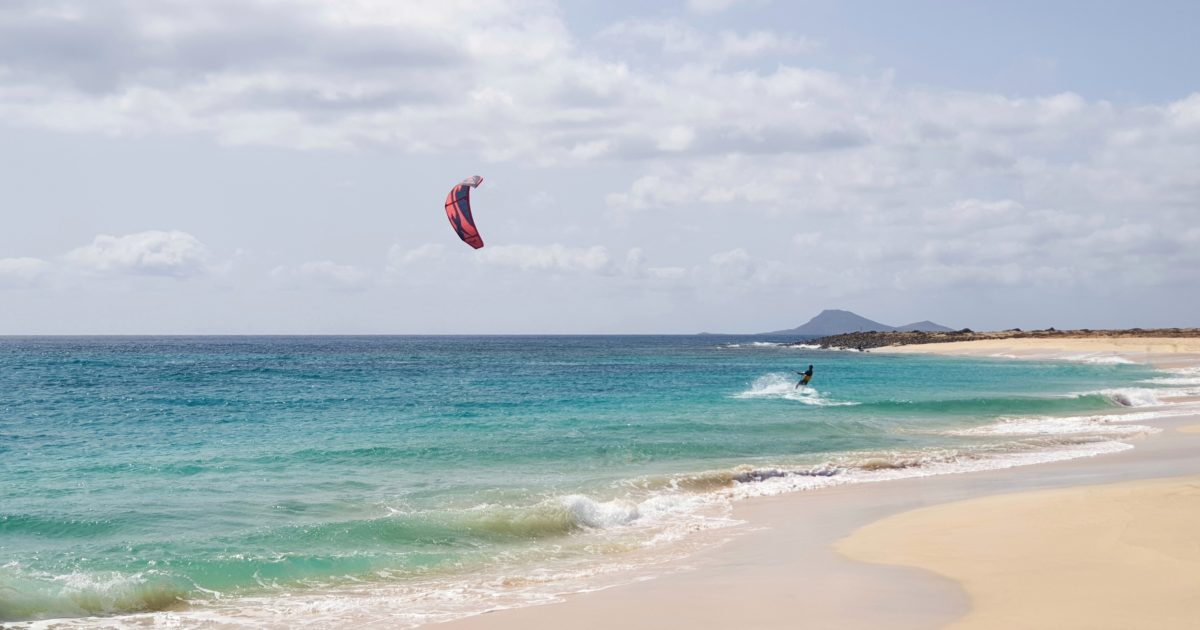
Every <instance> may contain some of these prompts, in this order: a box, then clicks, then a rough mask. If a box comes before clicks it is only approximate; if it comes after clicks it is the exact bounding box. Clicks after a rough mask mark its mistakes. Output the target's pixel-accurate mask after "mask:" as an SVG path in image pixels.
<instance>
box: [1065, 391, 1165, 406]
mask: <svg viewBox="0 0 1200 630" xmlns="http://www.w3.org/2000/svg"><path fill="white" fill-rule="evenodd" d="M1164 391H1166V390H1161V389H1151V388H1148V387H1117V388H1112V389H1101V390H1099V391H1094V392H1085V393H1082V394H1077V396H1093V395H1099V396H1103V397H1105V398H1107V399H1108V400H1110V401H1112V402H1113V403H1115V404H1118V405H1120V406H1122V407H1157V406H1160V405H1162V404H1164V403H1163V402H1162V400H1160V399H1159V395H1160V394H1162V393H1163V392H1164Z"/></svg>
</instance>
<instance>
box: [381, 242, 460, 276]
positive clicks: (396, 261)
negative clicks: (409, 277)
mask: <svg viewBox="0 0 1200 630" xmlns="http://www.w3.org/2000/svg"><path fill="white" fill-rule="evenodd" d="M445 253H446V246H445V245H442V244H441V243H425V244H424V245H421V246H419V247H416V248H414V249H406V248H404V247H401V246H400V245H392V246H391V247H390V248H389V249H388V253H387V269H388V271H390V272H393V273H400V272H402V271H403V269H404V268H405V267H407V266H409V265H412V264H415V263H419V262H422V261H436V260H439V259H441V258H442V257H443V256H444V255H445Z"/></svg>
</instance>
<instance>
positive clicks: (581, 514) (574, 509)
mask: <svg viewBox="0 0 1200 630" xmlns="http://www.w3.org/2000/svg"><path fill="white" fill-rule="evenodd" d="M560 501H561V503H562V505H563V507H565V508H566V509H567V511H568V512H570V514H571V517H572V518H573V519H574V520H575V522H576V523H578V524H580V525H582V526H584V527H591V528H598V529H603V528H607V527H616V526H619V525H625V524H627V523H632V522H633V521H635V520H637V519H638V517H639V516H640V515H641V511H640V510H639V509H638V504H636V503H633V502H630V501H622V500H613V501H596V500H594V499H590V498H588V497H585V496H583V495H581V494H572V495H569V496H566V497H562V498H561V499H560Z"/></svg>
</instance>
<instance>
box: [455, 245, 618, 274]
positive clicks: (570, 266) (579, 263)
mask: <svg viewBox="0 0 1200 630" xmlns="http://www.w3.org/2000/svg"><path fill="white" fill-rule="evenodd" d="M475 255H476V257H477V258H478V259H479V260H480V261H481V262H484V263H487V264H490V265H502V266H508V267H515V268H517V269H522V270H526V271H529V270H538V271H565V272H589V273H595V272H601V271H605V270H607V269H609V256H608V249H606V248H604V247H601V246H599V245H596V246H593V247H587V248H583V247H567V246H565V245H561V244H558V243H555V244H553V245H489V246H487V247H484V248H483V249H481V250H479V251H478V252H476V254H475Z"/></svg>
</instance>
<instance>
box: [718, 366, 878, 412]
mask: <svg viewBox="0 0 1200 630" xmlns="http://www.w3.org/2000/svg"><path fill="white" fill-rule="evenodd" d="M797 379H798V376H797V377H792V376H789V375H787V374H784V373H781V372H772V373H770V374H764V375H763V376H760V377H758V378H756V379H754V382H753V383H751V384H750V387H749V388H747V389H745V390H743V391H742V392H739V393H737V394H735V395H734V396H733V397H734V398H743V399H747V398H750V399H752V398H773V399H780V400H791V401H795V402H799V403H804V404H806V405H814V406H818V407H840V406H848V405H858V404H860V403H857V402H852V401H838V400H831V399H829V398H826V397H825V396H824V395H823V394H822V393H821V392H820V391H819V390H817V389H816V388H814V387H811V386H807V385H805V386H801V387H796V381H797Z"/></svg>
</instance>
